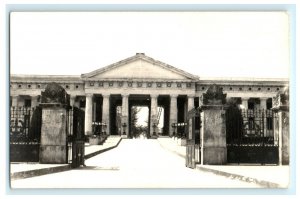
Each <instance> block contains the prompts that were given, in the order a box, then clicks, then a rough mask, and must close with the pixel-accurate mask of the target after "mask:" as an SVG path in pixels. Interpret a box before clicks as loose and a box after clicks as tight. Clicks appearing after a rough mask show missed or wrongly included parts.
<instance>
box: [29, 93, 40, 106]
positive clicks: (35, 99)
mask: <svg viewBox="0 0 300 199" xmlns="http://www.w3.org/2000/svg"><path fill="white" fill-rule="evenodd" d="M38 97H39V96H37V95H35V96H31V107H33V108H34V107H36V106H38Z"/></svg>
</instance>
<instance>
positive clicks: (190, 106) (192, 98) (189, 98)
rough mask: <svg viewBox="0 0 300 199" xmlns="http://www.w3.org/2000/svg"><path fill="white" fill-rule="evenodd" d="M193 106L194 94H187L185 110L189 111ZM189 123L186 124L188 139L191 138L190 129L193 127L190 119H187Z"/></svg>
mask: <svg viewBox="0 0 300 199" xmlns="http://www.w3.org/2000/svg"><path fill="white" fill-rule="evenodd" d="M193 108H194V95H188V106H187V109H188V110H187V111H188V112H189V111H190V110H192V109H193ZM190 120H192V119H190ZM187 122H189V123H190V125H188V129H187V133H188V135H187V138H188V139H191V138H192V129H193V126H192V122H191V121H187Z"/></svg>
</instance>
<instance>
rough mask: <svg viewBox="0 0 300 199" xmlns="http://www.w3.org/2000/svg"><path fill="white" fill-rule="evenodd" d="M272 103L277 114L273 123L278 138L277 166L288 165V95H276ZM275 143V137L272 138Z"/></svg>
mask: <svg viewBox="0 0 300 199" xmlns="http://www.w3.org/2000/svg"><path fill="white" fill-rule="evenodd" d="M273 99H274V102H273V108H272V109H273V110H274V111H275V112H277V118H276V121H275V122H274V132H275V136H276V135H277V136H278V148H279V164H280V165H289V162H290V150H289V148H290V144H289V142H290V128H289V127H290V126H289V93H288V90H286V91H285V93H284V94H278V95H277V96H276V97H275V98H273ZM274 140H275V141H276V137H275V138H274Z"/></svg>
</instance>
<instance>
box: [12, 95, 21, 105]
mask: <svg viewBox="0 0 300 199" xmlns="http://www.w3.org/2000/svg"><path fill="white" fill-rule="evenodd" d="M18 102H19V95H13V96H11V106H15V107H17V106H18Z"/></svg>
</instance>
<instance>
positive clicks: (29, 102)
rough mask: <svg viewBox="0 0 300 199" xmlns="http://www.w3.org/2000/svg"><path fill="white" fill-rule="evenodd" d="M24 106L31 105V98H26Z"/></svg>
mask: <svg viewBox="0 0 300 199" xmlns="http://www.w3.org/2000/svg"><path fill="white" fill-rule="evenodd" d="M24 106H25V107H31V99H25V100H24Z"/></svg>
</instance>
